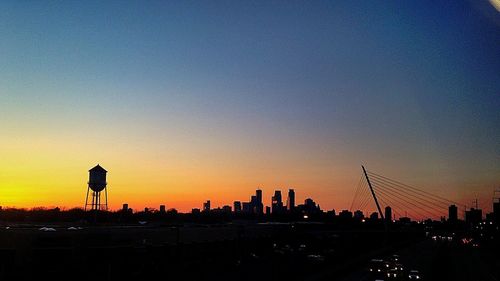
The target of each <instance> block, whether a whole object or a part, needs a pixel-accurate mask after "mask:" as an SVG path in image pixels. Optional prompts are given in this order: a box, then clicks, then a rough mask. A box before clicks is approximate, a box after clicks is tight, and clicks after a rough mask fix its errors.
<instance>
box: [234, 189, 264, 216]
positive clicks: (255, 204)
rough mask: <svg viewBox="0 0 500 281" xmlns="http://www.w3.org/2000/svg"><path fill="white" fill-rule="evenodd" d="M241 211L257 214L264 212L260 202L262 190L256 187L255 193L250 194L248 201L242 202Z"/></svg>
mask: <svg viewBox="0 0 500 281" xmlns="http://www.w3.org/2000/svg"><path fill="white" fill-rule="evenodd" d="M235 208H236V206H235ZM242 212H243V213H245V214H258V215H262V214H263V213H264V204H263V203H262V190H260V189H257V190H256V191H255V195H252V196H251V197H250V202H243V205H242Z"/></svg>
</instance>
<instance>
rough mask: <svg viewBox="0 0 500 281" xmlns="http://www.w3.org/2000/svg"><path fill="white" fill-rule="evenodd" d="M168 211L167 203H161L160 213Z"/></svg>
mask: <svg viewBox="0 0 500 281" xmlns="http://www.w3.org/2000/svg"><path fill="white" fill-rule="evenodd" d="M166 211H167V209H166V207H165V205H160V213H165V212H166Z"/></svg>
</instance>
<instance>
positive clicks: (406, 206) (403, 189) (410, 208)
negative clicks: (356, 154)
mask: <svg viewBox="0 0 500 281" xmlns="http://www.w3.org/2000/svg"><path fill="white" fill-rule="evenodd" d="M362 168H363V173H362V174H361V177H360V179H359V181H358V184H357V186H356V192H355V194H354V198H353V200H352V203H351V207H350V211H351V212H354V211H357V210H361V211H366V210H370V211H371V210H376V212H377V213H378V214H379V216H380V217H381V218H383V217H384V213H385V212H384V210H385V207H391V210H392V215H393V217H392V218H388V219H393V218H394V217H396V218H401V217H408V218H411V219H413V220H425V219H433V220H439V219H441V218H442V217H448V211H449V209H448V208H449V207H450V206H451V205H455V206H456V207H457V216H458V218H463V217H464V212H465V206H464V205H463V204H460V203H457V202H454V201H452V200H449V199H447V198H444V197H442V196H439V195H436V194H432V193H430V192H428V191H425V190H423V189H421V188H416V187H414V186H411V185H408V184H405V183H402V182H400V181H397V180H394V179H391V178H389V177H386V176H383V175H380V174H377V173H374V172H371V171H368V170H365V168H364V167H362ZM366 215H369V214H365V216H366Z"/></svg>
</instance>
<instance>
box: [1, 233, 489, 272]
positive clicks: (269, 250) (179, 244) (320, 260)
mask: <svg viewBox="0 0 500 281" xmlns="http://www.w3.org/2000/svg"><path fill="white" fill-rule="evenodd" d="M457 239H458V238H453V241H435V240H433V239H432V238H431V236H430V235H429V233H425V232H424V231H420V230H416V229H400V230H397V231H392V232H390V233H389V234H387V233H386V232H384V231H383V230H382V229H378V228H374V229H349V230H346V229H337V228H335V227H332V226H330V225H328V224H322V223H284V224H281V223H268V224H257V223H240V224H238V223H228V224H212V225H184V226H148V225H145V226H101V227H85V228H77V227H71V228H68V227H67V226H50V227H47V228H42V226H29V227H21V226H17V227H16V226H11V227H9V228H6V227H4V228H3V229H2V230H0V264H1V267H0V280H89V279H94V280H144V279H153V278H154V279H158V280H375V279H376V278H375V276H373V275H372V274H370V272H369V271H368V270H367V265H368V264H369V261H370V260H371V259H373V258H384V259H385V258H386V257H389V256H391V255H392V254H398V255H399V256H400V259H401V261H400V262H401V264H403V265H404V267H405V269H404V274H401V275H399V276H398V277H397V278H396V279H391V280H408V271H409V270H411V269H416V270H419V272H420V277H421V280H498V279H496V278H498V276H499V272H498V268H499V261H498V260H499V257H498V255H494V254H492V252H491V251H490V250H487V249H484V248H491V247H485V246H482V245H474V246H472V245H462V244H461V243H459V242H458V241H457ZM495 270H496V271H495ZM377 278H378V279H381V278H380V276H377ZM384 280H388V279H387V278H385V279H384Z"/></svg>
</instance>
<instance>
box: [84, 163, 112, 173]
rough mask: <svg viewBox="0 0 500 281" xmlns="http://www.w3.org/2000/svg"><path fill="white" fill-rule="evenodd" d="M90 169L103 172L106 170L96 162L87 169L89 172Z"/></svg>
mask: <svg viewBox="0 0 500 281" xmlns="http://www.w3.org/2000/svg"><path fill="white" fill-rule="evenodd" d="M91 171H100V172H105V173H107V172H108V171H106V170H105V169H104V168H103V167H101V166H100V165H99V164H97V166H95V167H94V168H92V169H90V170H89V172H91Z"/></svg>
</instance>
